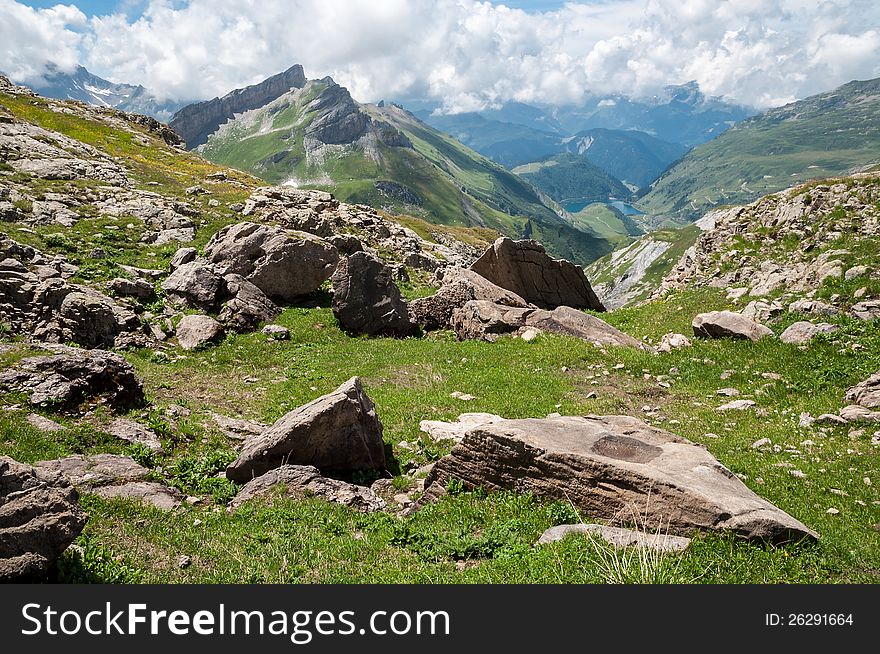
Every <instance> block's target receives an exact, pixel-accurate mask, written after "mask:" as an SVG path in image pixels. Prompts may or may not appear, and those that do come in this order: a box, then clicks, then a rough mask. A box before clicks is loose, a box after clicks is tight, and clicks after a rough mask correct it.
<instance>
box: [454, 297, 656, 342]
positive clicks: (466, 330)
mask: <svg viewBox="0 0 880 654" xmlns="http://www.w3.org/2000/svg"><path fill="white" fill-rule="evenodd" d="M452 327H453V329H454V330H455V333H456V335H457V336H458V338H459V339H460V340H467V339H477V338H478V339H482V340H487V341H493V340H495V339H496V338H498V336H501V335H504V334H517V335H519V334H523V333H525V332H526V331H527V330H529V329H537V330H540V331H542V332H550V333H552V334H559V335H562V336H574V337H575V338H580V339H583V340H585V341H589V342H590V343H593V344H594V345H599V346H605V345H614V346H626V347H637V348H640V349H648V348H647V346H646V345H644V344H643V343H640V342H639V341H637V340H636V339H634V338H632V337H631V336H628V335H626V334H624V333H623V332H621V331H620V330H618V329H615V328H614V327H612V326H611V325H609V324H608V323H606V322H605V321H604V320H600V319H599V318H597V317H596V316H592V315H590V314H588V313H584V312H583V311H578V310H576V309H572V308H571V307H557V308H556V309H554V310H553V311H547V310H545V309H523V308H519V307H506V306H502V305H500V304H493V303H492V302H487V301H484V300H471V301H470V302H468V303H467V304H465V306H464V307H463V308H461V309H456V310H455V312H454V313H453V315H452Z"/></svg>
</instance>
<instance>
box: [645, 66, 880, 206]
mask: <svg viewBox="0 0 880 654" xmlns="http://www.w3.org/2000/svg"><path fill="white" fill-rule="evenodd" d="M878 162H880V79H874V80H869V81H865V82H860V81H854V82H850V83H848V84H845V85H844V86H841V87H840V88H838V89H835V90H834V91H830V92H828V93H821V94H819V95H814V96H812V97H809V98H806V99H804V100H801V101H799V102H794V103H792V104H788V105H785V106H784V107H779V108H777V109H772V110H770V111H768V112H766V113H764V114H761V115H759V116H756V117H754V118H750V119H748V120H745V121H743V122H742V123H739V124H738V125H736V126H735V127H733V128H731V129H729V130H728V131H726V132H725V133H724V134H722V135H721V136H719V137H718V138H716V139H714V140H712V141H709V142H708V143H704V144H702V145H698V146H697V147H695V148H694V149H693V150H691V151H690V152H689V153H688V154H687V155H685V156H684V157H683V158H682V159H681V161H679V162H678V163H677V164H675V165H674V166H672V167H671V168H670V169H669V170H668V171H667V172H666V173H665V174H664V175H662V176H661V177H660V178H659V179H658V180H657V181H656V182H655V183H654V184H653V185H652V188H651V191H650V192H649V193H647V194H646V195H645V196H644V197H643V198H642V200H641V202H639V205H638V206H639V208H640V209H642V210H643V211H645V212H646V213H649V214H652V215H655V216H662V217H664V218H665V219H666V220H667V221H671V222H673V223H685V222H689V221H692V220H694V219H696V218H698V217H699V216H700V215H702V214H703V213H705V212H706V211H707V210H709V209H711V208H713V207H716V206H718V205H726V204H739V203H743V202H748V201H750V200H754V199H756V198H758V197H760V196H762V195H765V194H767V193H771V192H775V191H779V190H782V189H784V188H788V187H789V186H792V185H794V184H797V183H800V182H804V181H808V180H810V179H816V178H827V177H833V176H836V175H841V174H846V173H851V172H854V171H858V170H861V169H867V168H870V167H871V166H872V165H876V164H877V163H878Z"/></svg>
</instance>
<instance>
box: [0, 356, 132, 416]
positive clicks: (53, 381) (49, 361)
mask: <svg viewBox="0 0 880 654" xmlns="http://www.w3.org/2000/svg"><path fill="white" fill-rule="evenodd" d="M53 349H55V350H56V351H57V352H59V353H58V354H53V355H47V356H37V357H29V358H26V359H22V360H21V361H19V362H18V363H17V364H16V365H15V367H14V368H12V369H10V370H6V371H4V372H2V373H0V388H4V389H7V390H14V391H20V392H24V393H27V394H28V396H29V397H28V399H29V401H30V402H31V403H32V404H43V403H44V402H45V403H48V404H57V405H59V406H60V407H62V408H73V407H75V406H77V405H79V404H81V403H82V402H85V401H101V402H103V403H105V404H106V405H107V406H109V407H110V408H111V409H114V410H125V409H129V408H132V407H136V406H141V405H142V404H143V403H144V401H145V399H144V389H143V386H142V385H141V380H140V379H139V378H138V376H137V375H136V374H135V370H134V368H133V367H132V366H131V364H130V363H128V362H127V361H126V360H125V359H123V358H122V357H121V356H119V355H118V354H113V353H112V352H104V351H102V350H79V349H76V348H70V347H64V346H56V347H55V348H53Z"/></svg>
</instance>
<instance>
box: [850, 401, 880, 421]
mask: <svg viewBox="0 0 880 654" xmlns="http://www.w3.org/2000/svg"><path fill="white" fill-rule="evenodd" d="M840 417H841V418H842V419H843V420H845V421H846V422H880V411H871V409H869V408H867V407H863V406H859V405H858V404H850V405H849V406H845V407H843V408H842V409H841V410H840Z"/></svg>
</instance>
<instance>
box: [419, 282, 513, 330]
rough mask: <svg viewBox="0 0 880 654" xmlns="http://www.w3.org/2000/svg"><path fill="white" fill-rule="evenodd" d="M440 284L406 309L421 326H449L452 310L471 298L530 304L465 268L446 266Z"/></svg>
mask: <svg viewBox="0 0 880 654" xmlns="http://www.w3.org/2000/svg"><path fill="white" fill-rule="evenodd" d="M442 275H443V277H442V279H443V285H442V286H441V287H440V289H439V290H438V291H437V292H436V293H435V294H434V295H432V296H430V297H424V298H419V299H417V300H413V301H412V302H410V304H409V313H410V316H411V317H412V319H413V321H414V322H416V323H417V324H418V325H420V326H421V327H422V328H423V329H426V330H429V331H430V330H434V329H448V328H450V327H451V326H452V314H453V313H454V312H455V310H456V309H461V308H463V307H464V305H465V304H467V303H468V302H470V301H471V300H487V301H489V302H492V303H494V304H500V305H502V306H507V307H521V308H527V307H529V303H528V302H526V301H525V300H524V299H523V298H521V297H520V296H519V295H517V294H516V293H513V292H512V291H508V290H507V289H506V288H501V287H500V286H498V285H497V284H493V283H492V282H490V281H489V280H488V279H486V278H485V277H482V276H481V275H478V274H477V273H475V272H474V271H473V270H468V269H466V268H447V269H446V270H444V271H443V272H442Z"/></svg>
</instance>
